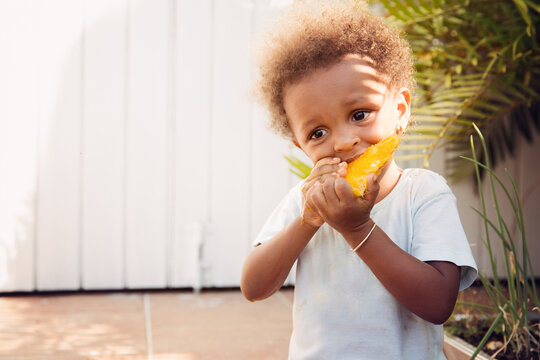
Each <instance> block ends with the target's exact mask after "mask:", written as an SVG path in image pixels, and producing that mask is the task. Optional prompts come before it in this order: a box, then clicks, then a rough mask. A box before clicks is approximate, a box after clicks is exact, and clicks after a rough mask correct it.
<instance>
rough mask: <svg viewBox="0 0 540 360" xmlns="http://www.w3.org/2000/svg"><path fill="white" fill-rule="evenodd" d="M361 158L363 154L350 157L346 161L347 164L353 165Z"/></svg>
mask: <svg viewBox="0 0 540 360" xmlns="http://www.w3.org/2000/svg"><path fill="white" fill-rule="evenodd" d="M360 156H362V154H358V155H355V156H353V157H350V158H348V159H346V160H345V161H346V162H347V164H350V163H352V162H353V161H354V160H356V159H358V158H359V157H360Z"/></svg>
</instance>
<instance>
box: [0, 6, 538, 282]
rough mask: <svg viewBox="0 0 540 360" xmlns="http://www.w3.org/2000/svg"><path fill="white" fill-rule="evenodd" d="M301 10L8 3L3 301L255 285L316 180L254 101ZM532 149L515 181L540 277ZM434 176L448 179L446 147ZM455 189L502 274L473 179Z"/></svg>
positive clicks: (0, 164)
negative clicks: (257, 80)
mask: <svg viewBox="0 0 540 360" xmlns="http://www.w3.org/2000/svg"><path fill="white" fill-rule="evenodd" d="M290 2H291V1H262V0H227V1H225V0H199V1H187V0H178V1H175V0H154V1H149V0H49V1H44V0H18V1H10V0H0V292H27V291H49V290H98V289H99V290H106V289H116V290H118V289H166V288H193V289H195V290H198V289H201V288H212V287H218V288H223V287H237V286H238V285H239V279H240V270H241V266H242V263H243V260H244V258H245V256H246V255H247V253H248V252H249V250H250V248H251V244H252V241H253V239H254V238H255V236H256V234H257V232H258V230H259V228H260V227H261V226H262V224H263V223H264V221H265V219H266V218H267V216H268V215H269V214H270V212H271V211H272V209H273V208H274V207H275V206H276V205H277V203H278V202H279V200H280V199H281V198H282V196H283V195H285V193H286V192H287V191H288V189H289V188H290V187H291V186H292V185H294V184H295V183H296V182H297V181H298V180H299V179H298V178H297V177H295V176H294V175H292V174H291V173H290V172H289V169H288V163H287V162H286V161H285V160H284V157H283V156H284V155H294V156H298V157H300V158H302V154H300V153H299V152H298V150H296V149H295V148H294V147H293V146H291V144H289V143H288V142H286V141H285V140H283V139H281V138H279V137H278V136H276V135H274V134H273V133H271V132H270V131H268V130H267V129H266V127H265V121H266V120H265V119H266V114H265V112H264V111H263V110H262V109H260V108H259V107H258V106H257V105H256V104H254V103H253V101H252V100H251V99H250V97H249V91H250V89H249V87H250V84H251V83H252V82H253V80H254V76H255V68H254V66H253V63H252V57H251V52H252V48H253V46H252V45H253V41H254V39H255V38H254V37H255V34H256V32H257V31H258V30H259V29H260V28H261V27H262V26H264V24H265V23H266V22H267V21H268V20H269V19H271V18H272V17H273V16H275V14H276V13H277V12H278V11H279V10H280V9H281V8H282V7H283V5H285V4H287V3H290ZM531 136H532V137H533V138H534V139H533V140H534V141H531V142H525V141H521V142H519V143H518V144H517V145H516V148H515V153H514V156H513V157H511V158H510V157H508V158H507V159H506V160H503V161H500V162H499V164H498V166H497V172H498V173H501V174H503V173H504V168H508V170H509V172H510V173H511V174H512V176H514V178H515V179H516V184H517V186H518V190H519V191H520V193H521V194H522V195H523V199H522V201H523V204H524V214H525V221H526V230H527V234H528V237H527V241H528V246H529V253H530V254H531V257H532V258H533V268H534V275H535V276H536V277H538V276H540V262H539V261H538V254H539V253H540V241H539V239H538V237H539V235H538V234H540V222H539V221H538V214H539V213H540V205H539V204H540V190H539V183H540V169H539V166H538V151H539V150H540V148H539V146H538V144H539V142H538V132H532V133H531ZM429 164H430V165H429V166H430V168H431V169H433V170H435V171H437V172H440V173H441V174H443V175H444V174H445V171H446V169H445V161H444V152H443V150H437V151H435V152H434V153H433V155H432V157H431V160H430V162H429ZM399 165H400V166H401V167H411V166H417V165H418V163H417V162H414V161H412V160H410V161H402V162H399ZM452 188H453V190H454V192H455V194H456V196H457V199H458V206H459V209H460V213H461V217H462V221H463V224H464V226H465V229H466V232H467V235H468V237H469V241H470V242H471V246H472V249H473V254H474V255H475V258H476V260H477V262H478V264H479V265H480V268H481V269H482V270H484V271H486V272H488V273H489V271H490V269H489V260H488V259H487V255H486V254H485V251H484V249H483V246H482V244H481V237H482V235H481V229H482V227H483V225H482V223H481V219H480V218H479V217H478V216H477V215H476V214H475V213H474V212H473V211H472V210H471V209H470V206H471V205H473V206H478V199H477V196H476V192H475V189H474V181H473V178H472V177H470V178H465V179H464V180H461V181H460V182H458V183H456V184H453V185H452ZM514 230H515V227H514V228H513V231H514ZM499 266H504V264H502V262H501V263H499Z"/></svg>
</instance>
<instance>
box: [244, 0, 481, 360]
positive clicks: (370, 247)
mask: <svg viewBox="0 0 540 360" xmlns="http://www.w3.org/2000/svg"><path fill="white" fill-rule="evenodd" d="M262 52H263V53H262V55H263V57H262V59H261V61H260V64H259V69H260V79H259V83H258V85H259V86H258V90H259V95H260V98H261V100H262V102H263V103H264V104H265V105H266V107H267V108H268V109H269V112H270V114H271V118H272V120H271V121H272V127H273V128H274V129H275V130H276V131H277V132H278V133H280V134H281V135H284V136H286V137H287V138H289V139H290V140H291V141H292V142H293V143H294V144H295V145H296V146H297V147H299V148H300V149H302V151H303V152H304V153H305V154H306V155H307V156H308V158H309V159H310V160H311V161H312V162H313V171H312V172H311V174H310V175H309V177H308V178H307V179H305V180H304V181H301V182H300V183H299V184H298V185H297V186H295V187H294V188H292V189H291V190H290V192H289V193H288V195H286V196H285V198H284V199H283V200H282V201H281V203H280V204H279V205H278V206H277V208H276V209H275V210H274V212H273V213H272V214H271V216H270V218H269V219H268V220H267V222H266V223H265V225H264V226H263V228H262V230H261V231H260V233H259V235H258V237H257V238H256V239H255V248H254V249H253V250H252V252H251V253H250V254H249V256H248V258H247V259H246V261H245V264H244V266H243V271H242V279H241V289H242V292H243V294H244V296H245V297H246V298H247V299H249V300H251V301H255V300H262V299H265V298H267V297H269V296H271V295H272V294H273V293H274V292H276V291H277V290H279V289H280V287H281V286H282V285H283V282H284V281H285V279H286V277H287V275H288V274H289V271H290V269H291V267H292V266H293V264H294V263H295V262H296V261H297V271H296V282H295V294H294V307H293V333H292V336H291V341H290V347H289V358H290V359H329V360H334V359H392V360H397V359H412V360H420V359H444V358H445V357H444V354H443V350H442V345H443V328H442V325H441V324H442V323H443V322H444V321H446V319H447V318H448V317H449V316H450V314H451V313H452V311H453V308H454V305H455V301H456V297H457V293H458V291H459V290H462V289H464V288H466V287H468V286H469V285H471V283H472V282H473V281H474V279H475V278H476V264H475V262H474V259H473V257H472V255H471V251H470V248H469V245H468V242H467V239H466V237H465V233H464V231H463V228H462V225H461V223H460V220H459V216H458V212H457V208H456V199H455V197H454V195H453V194H452V192H451V190H450V188H449V187H448V186H447V184H446V181H445V180H444V179H443V178H442V177H441V176H439V175H437V174H435V173H433V172H431V171H429V170H425V169H400V168H399V167H398V165H397V164H396V162H395V161H394V160H393V159H391V160H389V161H388V162H387V163H386V164H385V166H384V167H383V169H382V171H381V172H380V174H379V175H378V176H377V177H375V176H374V175H370V177H368V185H367V190H366V192H365V194H364V195H363V196H362V197H356V196H355V195H354V194H353V191H352V188H351V186H350V185H349V184H348V183H347V182H346V181H345V179H344V177H345V175H346V174H347V164H348V163H350V162H351V161H353V160H354V159H356V158H357V157H359V156H360V155H361V154H362V153H364V152H365V151H366V149H367V148H368V147H369V146H370V145H373V144H376V143H378V142H379V141H381V140H382V139H384V138H386V137H388V136H390V135H392V134H395V133H397V134H401V133H403V132H404V131H405V130H406V128H407V125H408V124H409V119H410V108H411V96H412V94H411V92H412V90H413V89H414V80H413V74H414V68H413V60H412V55H411V50H410V48H409V46H408V44H407V42H406V41H405V40H403V39H402V38H401V37H400V35H399V33H398V32H397V31H396V30H394V29H392V28H390V27H389V26H387V25H386V24H385V23H384V21H383V20H382V19H381V18H379V17H378V16H376V15H373V14H371V13H370V12H369V11H368V10H367V8H366V7H365V6H360V5H358V3H357V2H348V3H344V2H328V3H326V4H321V3H314V2H310V3H308V4H300V5H296V6H293V8H292V9H291V10H290V11H289V12H288V13H286V14H285V15H283V16H282V17H281V19H280V20H279V22H278V23H277V26H276V28H275V29H274V31H272V32H271V33H270V40H269V41H268V42H266V43H265V44H264V47H263V50H262Z"/></svg>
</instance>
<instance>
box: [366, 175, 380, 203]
mask: <svg viewBox="0 0 540 360" xmlns="http://www.w3.org/2000/svg"><path fill="white" fill-rule="evenodd" d="M378 194H379V182H378V181H377V176H376V175H375V174H369V175H368V176H367V186H366V191H365V192H364V196H363V198H364V199H365V200H367V201H369V202H373V203H375V199H376V198H377V195H378Z"/></svg>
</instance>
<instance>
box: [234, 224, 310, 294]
mask: <svg viewBox="0 0 540 360" xmlns="http://www.w3.org/2000/svg"><path fill="white" fill-rule="evenodd" d="M317 229H318V227H317V226H313V225H311V224H308V223H304V224H302V219H301V217H300V216H298V217H297V218H296V219H294V220H293V221H292V222H291V223H290V224H289V225H288V226H287V227H286V228H284V229H283V230H282V231H281V232H279V233H278V234H277V235H276V236H275V237H274V238H273V239H271V240H269V241H268V242H266V243H264V244H262V245H259V246H257V247H256V248H255V249H253V251H252V252H251V253H250V254H249V255H248V257H247V259H246V261H245V263H244V267H243V269H242V278H241V280H240V288H241V289H242V293H243V294H244V296H245V297H246V299H248V300H250V301H255V300H262V299H266V298H267V297H269V296H270V295H272V294H273V293H275V292H276V291H277V290H279V288H281V286H282V285H283V282H285V279H286V278H287V275H288V274H289V272H290V270H291V268H292V266H293V264H294V262H295V261H296V259H297V258H298V256H299V255H300V253H301V252H302V250H303V249H304V247H305V246H306V245H307V243H308V242H309V240H310V239H311V238H312V237H313V235H314V234H315V232H316V231H317Z"/></svg>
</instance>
